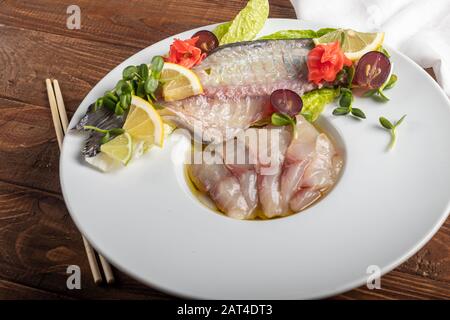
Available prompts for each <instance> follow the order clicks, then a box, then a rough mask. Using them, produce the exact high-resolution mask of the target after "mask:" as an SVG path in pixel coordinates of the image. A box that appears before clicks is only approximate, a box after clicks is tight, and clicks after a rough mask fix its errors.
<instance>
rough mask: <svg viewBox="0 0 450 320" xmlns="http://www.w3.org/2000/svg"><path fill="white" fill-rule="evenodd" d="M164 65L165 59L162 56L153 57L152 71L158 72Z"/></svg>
mask: <svg viewBox="0 0 450 320" xmlns="http://www.w3.org/2000/svg"><path fill="white" fill-rule="evenodd" d="M163 67H164V59H163V58H162V57H161V56H154V57H153V59H152V71H153V73H155V74H158V73H160V72H161V71H162V69H163Z"/></svg>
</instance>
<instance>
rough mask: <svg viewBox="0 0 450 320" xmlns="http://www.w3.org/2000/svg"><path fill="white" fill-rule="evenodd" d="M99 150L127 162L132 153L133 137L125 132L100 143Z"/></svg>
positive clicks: (124, 162)
mask: <svg viewBox="0 0 450 320" xmlns="http://www.w3.org/2000/svg"><path fill="white" fill-rule="evenodd" d="M100 151H101V152H103V153H105V154H107V155H108V156H110V157H111V158H113V159H115V160H119V161H120V162H122V163H123V164H127V163H128V161H130V159H131V156H132V154H133V139H132V138H131V136H130V135H129V134H128V133H127V132H125V133H123V134H121V135H119V136H117V137H115V138H114V139H112V140H110V141H108V142H107V143H105V144H102V145H101V147H100Z"/></svg>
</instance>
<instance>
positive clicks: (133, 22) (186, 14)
mask: <svg viewBox="0 0 450 320" xmlns="http://www.w3.org/2000/svg"><path fill="white" fill-rule="evenodd" d="M245 3H246V0H228V1H222V0H209V1H206V0H190V1H189V2H188V3H183V5H180V1H177V0H164V1H148V0H137V1H120V0H109V1H107V2H105V1H89V0H78V1H76V4H77V5H78V6H79V7H80V9H81V29H80V30H69V29H67V27H66V20H67V17H68V15H67V14H66V10H67V7H68V6H69V5H71V4H74V3H73V2H71V1H68V0H40V1H13V0H5V1H4V2H2V3H0V23H2V24H6V25H9V26H16V27H19V28H27V29H31V30H39V31H44V32H51V33H54V34H59V35H65V36H68V37H74V38H83V39H89V40H95V41H99V42H106V43H111V44H114V45H116V44H122V45H126V46H129V47H134V48H144V47H146V46H148V45H150V44H152V43H154V42H156V41H158V40H161V39H164V38H166V37H168V36H171V35H173V34H177V33H179V32H182V31H185V30H190V29H192V28H196V27H200V26H203V25H208V24H212V23H217V22H223V21H227V20H230V19H232V18H233V17H234V16H235V15H236V14H237V12H239V10H240V9H242V7H243V6H244V5H245ZM270 3H271V8H270V16H271V17H282V18H295V13H294V9H293V8H292V6H291V4H290V2H289V0H278V1H271V2H270Z"/></svg>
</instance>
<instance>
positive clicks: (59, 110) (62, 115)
mask: <svg viewBox="0 0 450 320" xmlns="http://www.w3.org/2000/svg"><path fill="white" fill-rule="evenodd" d="M45 84H46V85H47V94H48V101H49V102H50V109H51V111H52V119H53V124H54V126H55V131H56V139H57V140H58V145H59V149H60V150H61V147H62V141H63V138H64V135H65V134H66V133H67V127H68V126H69V122H68V120H67V113H66V108H65V107H64V100H63V98H62V94H61V89H60V87H59V83H58V80H55V79H54V80H53V81H51V80H50V79H46V80H45ZM82 238H83V243H84V248H85V249H86V255H87V257H88V261H89V266H90V268H91V272H92V276H93V278H94V282H95V283H96V284H100V283H102V282H103V278H102V275H101V273H100V269H99V267H98V263H97V258H96V256H95V254H96V252H95V251H94V249H93V248H92V246H91V245H90V244H89V242H88V241H87V240H86V238H85V237H84V236H83V235H82ZM98 259H99V260H100V264H101V266H102V269H103V273H104V275H105V278H106V282H107V283H108V284H111V283H113V282H114V275H113V272H112V269H111V266H110V265H109V263H108V262H107V261H106V259H105V258H104V257H103V256H102V255H101V254H98Z"/></svg>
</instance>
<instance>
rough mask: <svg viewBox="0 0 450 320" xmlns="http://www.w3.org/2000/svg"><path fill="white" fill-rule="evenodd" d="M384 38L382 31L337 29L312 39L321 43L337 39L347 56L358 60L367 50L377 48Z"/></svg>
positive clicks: (316, 42)
mask: <svg viewBox="0 0 450 320" xmlns="http://www.w3.org/2000/svg"><path fill="white" fill-rule="evenodd" d="M383 40H384V32H369V33H367V32H358V31H354V30H351V29H338V30H336V31H332V32H329V33H327V34H324V35H323V36H321V37H320V38H316V39H314V43H315V44H316V45H317V44H323V43H330V42H335V41H339V43H340V44H341V48H342V50H343V51H344V53H345V55H346V57H347V58H349V59H350V60H353V61H355V60H358V59H359V58H361V57H362V56H363V55H364V54H366V53H367V52H369V51H373V50H376V49H378V48H379V47H380V46H381V45H382V44H383Z"/></svg>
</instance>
